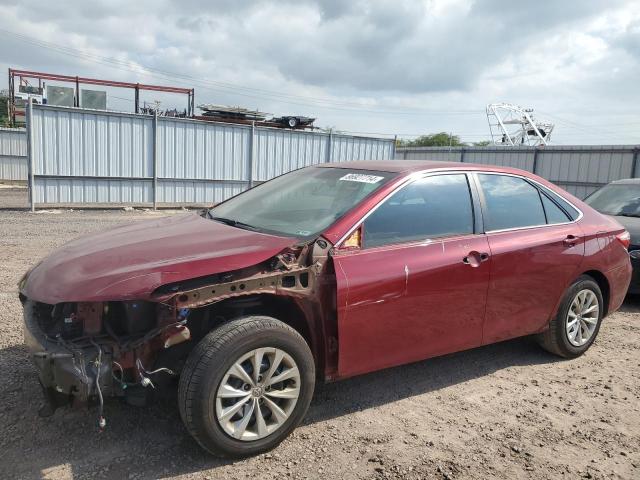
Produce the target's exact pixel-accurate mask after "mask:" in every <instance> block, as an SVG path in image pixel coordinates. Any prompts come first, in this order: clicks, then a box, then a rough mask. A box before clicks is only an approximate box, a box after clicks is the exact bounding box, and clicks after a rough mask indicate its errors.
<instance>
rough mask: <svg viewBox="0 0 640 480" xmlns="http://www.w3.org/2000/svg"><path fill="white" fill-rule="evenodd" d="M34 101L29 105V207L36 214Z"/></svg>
mask: <svg viewBox="0 0 640 480" xmlns="http://www.w3.org/2000/svg"><path fill="white" fill-rule="evenodd" d="M33 151H34V149H33V99H32V98H31V97H29V104H28V105H27V158H28V159H29V161H28V165H29V207H30V208H31V211H32V212H35V210H36V206H35V185H34V179H35V176H34V173H33Z"/></svg>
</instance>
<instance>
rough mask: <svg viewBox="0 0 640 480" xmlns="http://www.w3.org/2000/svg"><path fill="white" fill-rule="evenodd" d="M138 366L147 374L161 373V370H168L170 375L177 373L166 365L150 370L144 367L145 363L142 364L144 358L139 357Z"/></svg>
mask: <svg viewBox="0 0 640 480" xmlns="http://www.w3.org/2000/svg"><path fill="white" fill-rule="evenodd" d="M136 366H137V367H138V370H139V371H141V372H144V373H146V374H147V375H153V374H156V373H160V372H166V373H168V374H169V375H175V373H174V371H173V370H170V369H168V368H165V367H160V368H156V369H155V370H152V371H148V370H147V369H146V368H144V365H142V360H140V359H139V358H138V359H136Z"/></svg>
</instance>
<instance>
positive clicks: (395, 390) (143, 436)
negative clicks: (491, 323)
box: [0, 189, 640, 479]
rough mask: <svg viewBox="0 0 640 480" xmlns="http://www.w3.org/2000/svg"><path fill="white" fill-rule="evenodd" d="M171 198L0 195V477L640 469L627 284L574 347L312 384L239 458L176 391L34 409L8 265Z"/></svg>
mask: <svg viewBox="0 0 640 480" xmlns="http://www.w3.org/2000/svg"><path fill="white" fill-rule="evenodd" d="M20 195H22V194H21V193H20V192H15V191H12V190H9V189H2V190H0V207H1V206H2V205H3V204H4V205H8V204H9V203H10V202H17V203H18V204H19V202H20V201H19V200H16V198H19V197H20ZM3 202H4V203H3ZM171 213H172V212H161V213H153V212H142V211H134V212H125V211H50V212H36V213H30V212H26V211H19V210H0V259H1V261H2V263H1V266H2V268H0V373H1V374H2V377H3V379H2V380H3V381H2V382H1V384H0V478H47V479H49V478H50V479H67V478H69V479H70V478H74V479H79V478H117V479H121V478H124V479H138V478H140V479H141V478H145V479H146V478H188V479H217V478H221V479H243V478H294V479H298V478H299V479H302V478H310V479H313V478H345V479H361V478H367V479H368V478H410V479H418V478H441V479H459V478H476V479H485V478H532V479H556V478H596V479H599V478H625V479H632V478H636V479H637V478H640V375H639V374H640V300H637V299H628V300H627V302H626V303H625V305H624V307H623V309H622V311H620V312H618V313H615V314H614V315H612V316H611V317H609V318H608V319H607V320H606V321H605V323H604V325H603V327H602V329H601V332H600V335H599V337H598V339H597V341H596V342H595V344H594V345H593V347H592V348H591V349H590V350H589V352H588V353H587V354H585V355H584V356H582V357H581V358H579V359H576V360H571V361H563V360H559V359H557V358H555V357H553V356H551V355H549V354H547V353H545V352H543V351H542V350H540V349H539V348H538V347H537V346H536V345H535V344H533V343H532V342H531V341H529V340H527V339H521V340H515V341H509V342H504V343H500V344H497V345H492V346H488V347H483V348H478V349H475V350H471V351H468V352H463V353H458V354H454V355H448V356H446V357H441V358H437V359H432V360H428V361H425V362H420V363H416V364H412V365H408V366H403V367H398V368H394V369H390V370H385V371H382V372H378V373H373V374H369V375H366V376H362V377H358V378H354V379H352V380H346V381H343V382H339V383H335V384H329V385H319V386H318V387H317V389H316V396H315V399H314V400H313V402H312V404H311V408H310V410H309V413H308V414H307V417H306V419H305V421H304V424H303V425H301V426H300V427H299V428H298V429H297V430H296V431H295V432H294V433H293V435H291V436H290V437H289V438H288V439H287V440H285V441H284V442H283V443H282V444H281V445H280V446H279V447H278V448H277V449H275V450H273V451H272V452H271V453H268V454H265V455H260V456H258V457H254V458H250V459H247V460H241V461H228V460H221V459H217V458H213V457H211V456H209V455H207V454H205V453H204V452H203V451H202V450H201V449H200V448H199V447H198V445H197V444H196V443H195V441H193V440H192V439H191V438H190V436H189V435H188V433H187V432H186V430H185V428H184V427H183V426H182V423H181V420H180V417H179V414H178V409H177V405H176V402H175V398H167V399H165V401H163V402H161V403H159V404H157V405H155V406H153V407H152V408H148V409H140V408H136V407H131V406H127V405H124V404H122V403H120V402H118V401H112V402H109V403H108V404H107V406H106V417H107V421H108V426H107V429H106V431H104V432H103V433H98V432H97V430H96V428H95V421H96V416H95V412H91V413H90V414H87V413H86V412H83V411H71V410H62V411H58V412H56V414H55V415H54V416H53V417H50V418H45V419H42V418H39V417H38V416H37V410H38V408H39V406H40V405H41V402H42V400H41V393H40V390H39V387H38V385H37V377H36V373H35V370H34V367H33V366H32V365H31V363H30V361H29V359H28V358H27V353H26V350H25V349H24V347H23V346H22V341H23V338H22V320H21V315H22V313H21V307H20V303H19V301H18V298H17V288H16V283H17V281H18V280H19V278H20V276H21V275H22V273H23V272H24V271H25V270H26V269H27V267H28V266H30V265H32V264H33V263H35V262H36V261H37V260H38V259H39V258H40V257H42V256H44V255H46V254H47V253H48V252H50V251H51V250H52V249H54V248H55V247H58V246H59V245H61V244H63V243H65V242H66V241H68V240H70V239H72V238H74V237H76V236H78V235H81V234H84V233H87V232H91V231H95V230H100V229H108V228H110V227H111V226H113V225H116V224H119V223H123V222H131V221H135V220H139V219H143V218H149V217H151V216H153V215H166V214H171Z"/></svg>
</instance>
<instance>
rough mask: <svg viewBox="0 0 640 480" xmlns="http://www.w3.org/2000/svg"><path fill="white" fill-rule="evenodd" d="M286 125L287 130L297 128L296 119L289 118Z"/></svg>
mask: <svg viewBox="0 0 640 480" xmlns="http://www.w3.org/2000/svg"><path fill="white" fill-rule="evenodd" d="M287 125H288V126H289V128H296V127H297V126H298V119H297V118H295V117H289V118H288V119H287Z"/></svg>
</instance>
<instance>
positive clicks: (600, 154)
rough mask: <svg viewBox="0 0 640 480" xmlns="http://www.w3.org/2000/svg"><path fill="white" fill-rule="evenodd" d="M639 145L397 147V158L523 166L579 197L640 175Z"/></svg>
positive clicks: (522, 167)
mask: <svg viewBox="0 0 640 480" xmlns="http://www.w3.org/2000/svg"><path fill="white" fill-rule="evenodd" d="M639 151H640V145H619V146H617V145H613V146H600V145H593V146H562V147H560V146H558V147H556V146H546V147H539V148H535V147H453V148H449V147H411V148H398V149H397V151H396V157H395V158H396V159H405V160H439V161H443V160H444V161H451V162H469V163H483V164H488V165H500V166H509V167H516V168H521V169H523V170H527V171H529V172H533V173H535V174H536V175H540V176H541V177H543V178H546V179H547V180H549V181H551V182H553V183H555V184H556V185H559V186H560V187H562V188H564V189H565V190H567V191H568V192H570V193H572V194H573V195H575V196H576V197H578V198H585V197H586V196H587V195H589V194H590V193H591V192H593V191H594V190H596V189H597V188H599V187H601V186H602V185H606V184H607V183H609V182H611V181H612V180H619V179H621V178H631V177H637V176H640V171H639V170H638V169H639V168H640V167H639V166H638V152H639Z"/></svg>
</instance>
